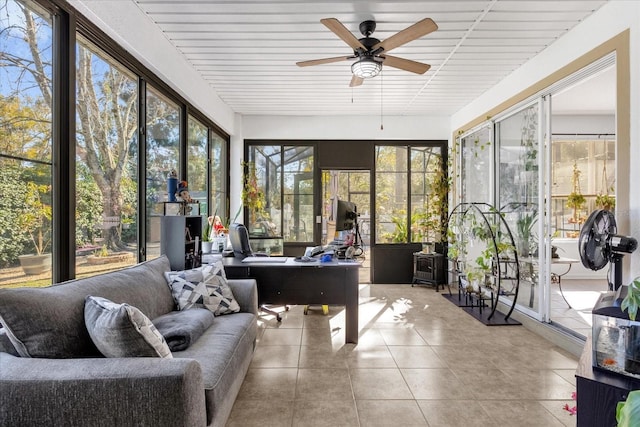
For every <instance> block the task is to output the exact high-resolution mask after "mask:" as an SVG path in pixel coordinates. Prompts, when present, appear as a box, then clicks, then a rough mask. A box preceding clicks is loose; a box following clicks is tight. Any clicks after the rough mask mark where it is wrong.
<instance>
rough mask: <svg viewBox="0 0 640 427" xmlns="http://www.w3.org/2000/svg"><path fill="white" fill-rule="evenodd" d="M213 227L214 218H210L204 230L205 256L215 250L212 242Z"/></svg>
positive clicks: (203, 248) (203, 251)
mask: <svg viewBox="0 0 640 427" xmlns="http://www.w3.org/2000/svg"><path fill="white" fill-rule="evenodd" d="M212 225H213V217H212V216H210V217H209V218H207V224H206V225H205V226H204V230H202V253H204V254H208V253H211V249H212V248H213V242H212V241H211V230H212Z"/></svg>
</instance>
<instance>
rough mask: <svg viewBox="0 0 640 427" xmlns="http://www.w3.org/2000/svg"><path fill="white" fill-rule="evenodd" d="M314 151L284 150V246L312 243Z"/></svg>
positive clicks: (307, 148) (294, 148) (289, 148)
mask: <svg viewBox="0 0 640 427" xmlns="http://www.w3.org/2000/svg"><path fill="white" fill-rule="evenodd" d="M313 164H314V163H313V147H308V146H307V147H305V146H302V147H300V146H298V147H284V189H283V198H284V208H283V212H284V215H285V218H288V219H289V225H290V227H289V228H288V231H289V233H288V238H287V239H285V241H286V242H311V241H313V224H314V221H313V218H314V215H313V190H314V186H313V182H314V180H313V178H314V167H313Z"/></svg>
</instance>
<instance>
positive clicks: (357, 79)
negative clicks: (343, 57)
mask: <svg viewBox="0 0 640 427" xmlns="http://www.w3.org/2000/svg"><path fill="white" fill-rule="evenodd" d="M363 81H364V79H363V78H360V77H358V76H356V75H355V74H354V75H353V76H351V83H349V87H356V86H360V85H361V84H362V82H363Z"/></svg>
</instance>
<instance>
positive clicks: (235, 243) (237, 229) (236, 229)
mask: <svg viewBox="0 0 640 427" xmlns="http://www.w3.org/2000/svg"><path fill="white" fill-rule="evenodd" d="M229 241H230V242H231V249H232V250H233V255H234V256H235V257H236V258H240V259H244V258H246V257H248V256H251V255H252V254H253V252H252V251H251V244H250V243H249V232H248V231H247V227H245V226H244V225H243V224H238V223H233V224H231V225H229Z"/></svg>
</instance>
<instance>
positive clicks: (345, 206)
mask: <svg viewBox="0 0 640 427" xmlns="http://www.w3.org/2000/svg"><path fill="white" fill-rule="evenodd" d="M334 218H335V220H336V231H344V230H351V229H352V228H353V226H354V225H355V223H356V219H357V218H358V211H357V208H356V205H355V204H354V203H353V202H347V201H345V200H338V201H337V202H336V214H335V216H334Z"/></svg>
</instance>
